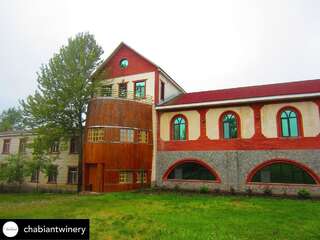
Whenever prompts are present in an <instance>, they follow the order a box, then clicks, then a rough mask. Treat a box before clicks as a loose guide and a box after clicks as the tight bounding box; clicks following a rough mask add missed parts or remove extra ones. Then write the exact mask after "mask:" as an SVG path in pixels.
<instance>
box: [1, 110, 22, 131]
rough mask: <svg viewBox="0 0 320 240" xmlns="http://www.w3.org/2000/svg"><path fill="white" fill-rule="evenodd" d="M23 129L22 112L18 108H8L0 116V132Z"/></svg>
mask: <svg viewBox="0 0 320 240" xmlns="http://www.w3.org/2000/svg"><path fill="white" fill-rule="evenodd" d="M21 129H23V118H22V111H21V109H20V108H14V107H12V108H9V109H8V110H4V111H2V113H1V114H0V132H3V131H9V130H21Z"/></svg>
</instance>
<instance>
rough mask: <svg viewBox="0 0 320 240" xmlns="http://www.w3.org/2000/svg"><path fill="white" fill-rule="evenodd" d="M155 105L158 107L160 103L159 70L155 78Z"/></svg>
mask: <svg viewBox="0 0 320 240" xmlns="http://www.w3.org/2000/svg"><path fill="white" fill-rule="evenodd" d="M154 81H155V84H154V103H155V104H156V105H157V104H158V103H159V81H160V77H159V70H157V71H155V78H154Z"/></svg>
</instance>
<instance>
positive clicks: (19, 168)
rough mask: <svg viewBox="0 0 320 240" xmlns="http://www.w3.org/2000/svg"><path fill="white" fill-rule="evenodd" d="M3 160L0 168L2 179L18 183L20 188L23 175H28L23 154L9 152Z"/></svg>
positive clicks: (23, 178)
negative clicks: (3, 162) (3, 163)
mask: <svg viewBox="0 0 320 240" xmlns="http://www.w3.org/2000/svg"><path fill="white" fill-rule="evenodd" d="M5 162H6V163H5V165H4V166H3V167H2V168H1V171H2V174H1V175H2V176H1V178H2V180H4V181H6V182H7V183H15V184H19V188H20V187H21V185H22V183H23V182H24V180H25V177H27V176H29V174H28V171H27V165H26V159H25V156H24V155H22V154H11V155H9V156H7V157H6V159H5Z"/></svg>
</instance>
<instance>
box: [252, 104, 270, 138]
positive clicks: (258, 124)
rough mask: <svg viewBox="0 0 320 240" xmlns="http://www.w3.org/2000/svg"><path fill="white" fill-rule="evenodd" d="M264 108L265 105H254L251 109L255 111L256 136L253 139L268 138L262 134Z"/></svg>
mask: <svg viewBox="0 0 320 240" xmlns="http://www.w3.org/2000/svg"><path fill="white" fill-rule="evenodd" d="M263 106H264V104H254V105H251V108H252V109H253V114H254V128H255V131H254V135H253V138H255V139H256V138H266V137H265V136H264V135H263V134H262V124H261V108H262V107H263Z"/></svg>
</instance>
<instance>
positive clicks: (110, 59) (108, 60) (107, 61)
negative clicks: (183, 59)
mask: <svg viewBox="0 0 320 240" xmlns="http://www.w3.org/2000/svg"><path fill="white" fill-rule="evenodd" d="M123 48H127V49H129V50H130V51H131V52H133V53H135V54H136V55H137V56H139V57H140V58H142V59H144V60H145V61H146V62H148V63H149V64H150V65H152V66H153V67H154V68H156V69H158V70H159V71H160V72H161V73H162V74H164V75H166V76H167V77H168V80H169V81H171V82H172V83H173V85H175V86H176V87H178V88H179V89H180V90H181V91H182V92H185V90H184V89H183V88H182V87H181V86H180V85H179V84H178V83H177V82H176V81H174V80H173V79H172V78H171V77H170V76H169V74H167V73H166V72H165V71H164V70H163V69H162V68H160V67H159V66H158V65H157V64H155V63H154V62H152V61H150V60H149V59H148V58H146V57H145V56H143V55H142V54H141V53H138V52H137V51H136V50H134V49H133V48H132V47H130V46H129V45H128V44H126V43H124V42H121V43H120V44H119V45H118V47H116V49H115V50H114V51H113V52H112V53H111V54H110V55H109V57H107V58H106V59H105V60H104V61H103V62H102V63H101V64H100V65H99V67H98V68H97V69H96V70H95V71H94V72H93V74H92V75H91V79H94V78H95V76H97V75H98V74H99V73H100V72H101V71H102V70H103V69H104V68H105V67H106V65H107V64H108V63H109V62H110V61H112V58H113V57H114V56H115V55H116V54H117V53H118V52H119V51H120V50H121V49H123Z"/></svg>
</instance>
